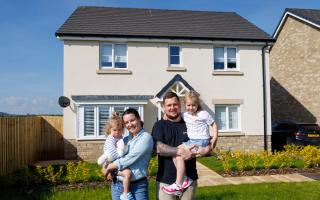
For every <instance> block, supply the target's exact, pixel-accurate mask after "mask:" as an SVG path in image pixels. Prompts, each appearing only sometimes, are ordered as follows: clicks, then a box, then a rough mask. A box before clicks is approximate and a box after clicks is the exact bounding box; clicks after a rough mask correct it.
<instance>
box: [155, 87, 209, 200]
mask: <svg viewBox="0 0 320 200" xmlns="http://www.w3.org/2000/svg"><path fill="white" fill-rule="evenodd" d="M163 110H164V114H165V119H161V120H159V121H157V122H156V123H155V124H154V126H153V129H152V137H153V139H154V142H155V147H156V152H157V154H158V173H157V199H158V200H171V199H177V196H174V195H169V194H166V193H165V192H163V191H162V190H161V188H162V187H163V186H166V185H170V184H172V183H174V182H175V180H176V167H175V165H174V163H173V161H172V157H173V156H181V157H182V158H183V159H184V160H185V162H186V164H185V165H186V176H187V177H189V178H191V179H192V180H193V182H192V184H191V185H190V186H189V187H188V188H187V189H186V191H184V192H183V193H182V196H181V199H182V200H187V199H188V200H189V199H194V195H195V191H196V189H197V179H198V174H197V169H196V158H195V153H192V151H191V150H192V148H193V147H189V148H186V147H181V148H177V147H178V146H179V145H180V144H182V142H185V141H187V140H188V139H189V138H188V135H187V127H186V124H185V122H184V121H183V119H182V118H181V113H180V111H181V105H180V100H179V97H178V96H177V95H176V94H175V93H173V92H168V93H166V94H165V95H164V97H163ZM210 150H211V149H210V147H208V150H207V152H209V151H210ZM207 152H205V153H207Z"/></svg>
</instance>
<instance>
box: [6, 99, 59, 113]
mask: <svg viewBox="0 0 320 200" xmlns="http://www.w3.org/2000/svg"><path fill="white" fill-rule="evenodd" d="M0 112H5V113H10V114H21V115H23V114H62V109H61V108H60V107H59V105H58V97H17V96H8V97H0Z"/></svg>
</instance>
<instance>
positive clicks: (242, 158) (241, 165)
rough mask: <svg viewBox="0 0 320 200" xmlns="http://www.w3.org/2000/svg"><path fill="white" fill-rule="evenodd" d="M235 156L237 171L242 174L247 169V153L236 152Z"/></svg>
mask: <svg viewBox="0 0 320 200" xmlns="http://www.w3.org/2000/svg"><path fill="white" fill-rule="evenodd" d="M234 156H235V159H236V165H237V169H238V170H239V171H241V172H242V171H244V170H245V167H246V153H244V152H241V151H236V152H234Z"/></svg>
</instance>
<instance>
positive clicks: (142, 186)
mask: <svg viewBox="0 0 320 200" xmlns="http://www.w3.org/2000/svg"><path fill="white" fill-rule="evenodd" d="M122 192H123V185H122V182H121V181H117V182H115V183H112V184H111V193H112V200H119V199H120V195H121V194H122ZM130 192H131V194H132V196H133V200H149V196H148V180H147V179H145V180H142V181H139V182H137V183H132V184H130ZM130 200H131V199H130Z"/></svg>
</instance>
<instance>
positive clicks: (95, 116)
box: [77, 104, 143, 139]
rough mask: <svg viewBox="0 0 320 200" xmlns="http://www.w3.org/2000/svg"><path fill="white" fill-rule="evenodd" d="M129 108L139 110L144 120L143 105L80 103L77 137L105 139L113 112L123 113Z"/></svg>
mask: <svg viewBox="0 0 320 200" xmlns="http://www.w3.org/2000/svg"><path fill="white" fill-rule="evenodd" d="M128 108H135V109H137V110H138V112H139V114H140V116H141V119H142V120H143V105H125V104H120V105H118V104H117V105H107V104H106V105H104V104H101V105H95V104H85V105H79V106H78V109H77V130H78V131H77V132H78V135H77V137H78V138H79V139H104V138H105V127H106V124H107V121H108V119H109V118H110V116H111V114H112V113H113V112H119V113H120V114H122V113H123V112H124V111H125V110H126V109H128Z"/></svg>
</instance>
